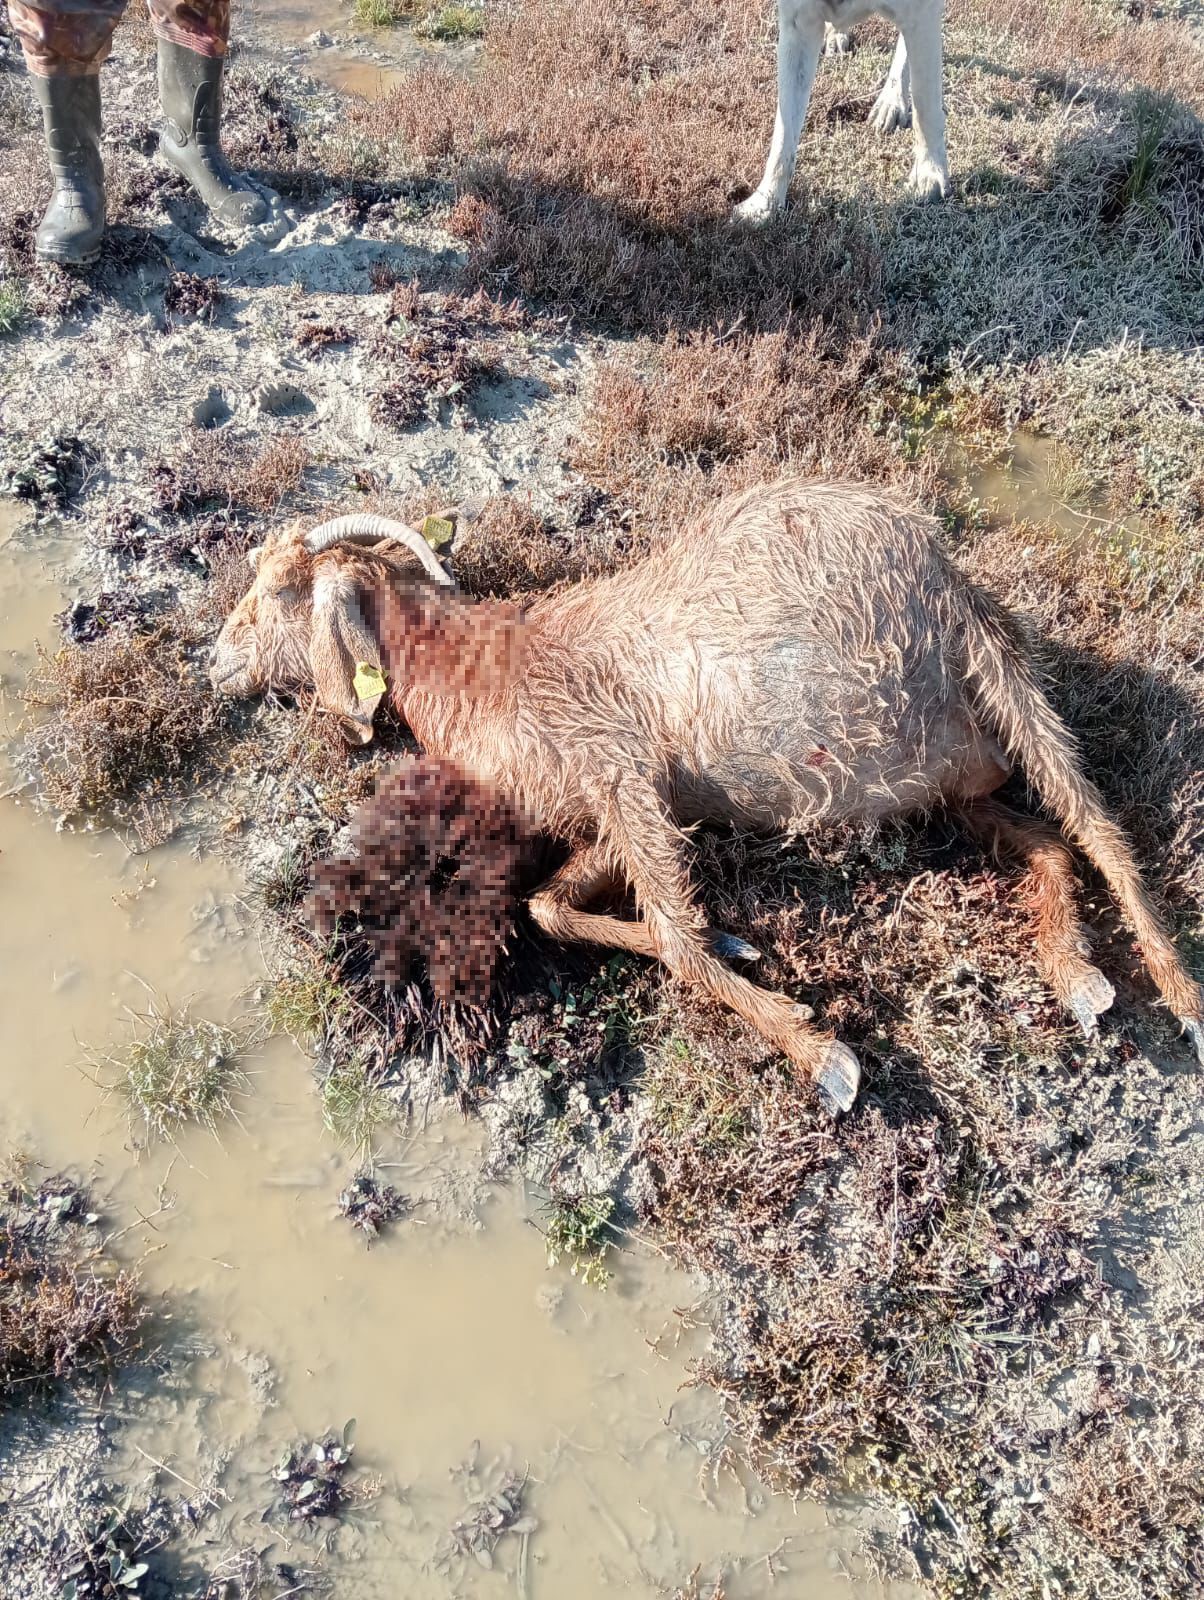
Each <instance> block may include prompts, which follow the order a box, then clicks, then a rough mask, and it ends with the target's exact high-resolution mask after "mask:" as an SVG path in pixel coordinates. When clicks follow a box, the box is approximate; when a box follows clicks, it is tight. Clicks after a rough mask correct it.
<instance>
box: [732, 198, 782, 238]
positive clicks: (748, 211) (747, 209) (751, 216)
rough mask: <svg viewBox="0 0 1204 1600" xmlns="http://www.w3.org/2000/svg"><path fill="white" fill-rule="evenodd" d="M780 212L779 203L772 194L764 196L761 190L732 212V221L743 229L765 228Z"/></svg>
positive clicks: (742, 201)
mask: <svg viewBox="0 0 1204 1600" xmlns="http://www.w3.org/2000/svg"><path fill="white" fill-rule="evenodd" d="M777 211H778V203H777V201H776V200H775V199H774V197H773V195H771V194H763V193H762V191H761V190H760V189H756V190H754V192H753V193H752V194H750V195H749V197H748V199H747V200H741V202H740V204H739V205H738V206H737V207H736V209H735V210H734V211H733V212H732V221H733V222H735V223H738V224H739V225H740V226H741V227H742V228H763V227H764V226H765V224H766V223H767V222H768V221H769V220H770V218H771V217H774V216H775V215H776V214H777Z"/></svg>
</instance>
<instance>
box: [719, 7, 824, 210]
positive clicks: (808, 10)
mask: <svg viewBox="0 0 1204 1600" xmlns="http://www.w3.org/2000/svg"><path fill="white" fill-rule="evenodd" d="M823 39H824V30H823V23H822V21H821V19H820V16H819V12H818V8H817V7H816V6H815V5H814V4H813V3H812V0H778V109H777V115H776V117H775V119H774V125H773V140H772V142H771V144H770V146H769V157H768V160H767V161H766V163H765V175H764V177H763V178H762V179H761V182H760V184H759V185H758V187H757V188H756V189H755V190H754V192H753V193H752V194H750V195H749V197H748V199H747V200H744V201H742V202H741V204H740V205H738V206H737V207H736V209H735V212H734V213H733V215H734V218H735V220H736V221H737V222H744V223H754V224H756V223H761V222H765V221H767V220H768V219H769V218H770V217H771V216H772V215H773V213H774V212H775V211H779V210H781V208H782V206H783V205H784V203H785V200H786V191H787V190H788V189H789V187H790V179H791V176H792V175H793V173H794V163H795V159H796V157H797V154H798V142H799V136H800V134H801V133H802V131H803V122H804V121H805V119H806V116H807V105H808V103H809V102H810V99H811V86H812V84H813V83H814V82H815V69H816V67H817V66H818V65H819V52H820V49H821V48H822V46H823Z"/></svg>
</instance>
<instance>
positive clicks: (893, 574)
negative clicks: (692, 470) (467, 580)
mask: <svg viewBox="0 0 1204 1600" xmlns="http://www.w3.org/2000/svg"><path fill="white" fill-rule="evenodd" d="M964 609H965V588H964V584H963V582H962V580H961V578H960V577H959V575H958V574H957V572H956V571H955V569H953V568H952V567H951V566H950V564H949V563H948V562H947V561H946V559H945V558H944V556H943V555H942V554H941V552H940V550H939V548H938V547H937V545H936V543H935V541H934V529H933V525H932V523H931V522H930V521H929V520H928V519H926V518H924V517H922V516H920V515H919V514H917V513H916V512H915V511H914V510H912V509H910V508H908V507H907V506H906V505H904V504H903V503H902V502H900V501H899V500H897V499H895V498H893V497H891V496H889V495H887V494H884V493H882V492H880V491H877V490H873V489H870V488H867V487H865V486H864V485H857V484H848V483H812V482H806V481H802V480H789V479H788V480H785V481H783V482H781V483H778V484H776V485H773V486H771V487H768V488H758V489H755V490H752V491H749V492H748V493H745V494H742V495H739V496H733V497H729V498H727V499H724V500H721V501H719V502H717V503H716V504H715V506H714V507H712V508H711V509H710V510H709V511H708V512H707V513H706V514H705V515H704V516H703V517H702V518H700V519H699V521H698V522H697V523H695V524H694V525H693V526H692V527H690V528H689V529H686V530H683V531H682V533H681V534H680V535H678V536H676V537H675V538H674V539H673V540H672V541H671V542H669V543H667V544H666V545H665V547H664V548H662V549H660V550H658V551H656V552H655V553H654V554H653V555H651V556H650V557H649V558H648V559H647V560H645V561H644V562H642V563H641V564H640V565H639V566H637V567H635V568H631V569H628V570H627V571H624V572H622V573H619V574H616V575H615V576H614V577H611V578H607V579H602V580H599V581H597V582H594V583H589V584H582V585H579V586H577V587H575V588H573V589H571V590H568V591H565V592H563V593H561V594H559V595H556V596H553V597H549V599H548V600H546V601H544V602H542V603H541V604H539V605H538V606H536V607H535V609H534V611H533V613H532V622H533V625H534V628H535V646H534V648H533V650H532V666H531V669H530V671H529V672H528V674H527V677H526V681H525V682H524V685H523V689H522V699H523V701H524V702H525V708H526V710H527V711H528V713H529V715H530V719H531V720H530V725H531V726H538V727H539V728H540V729H541V730H542V736H543V737H544V738H546V739H547V740H548V741H549V743H550V744H552V745H554V746H555V749H556V752H557V756H558V758H560V764H561V781H562V782H568V783H569V786H570V787H571V788H572V789H574V790H576V789H577V788H578V785H579V782H580V783H584V784H588V782H589V781H590V780H591V779H592V778H593V777H594V776H595V775H598V774H604V773H609V772H612V771H614V770H615V769H616V768H625V767H628V766H629V765H630V764H631V763H632V762H633V761H634V762H637V763H638V764H640V765H647V764H648V763H649V762H653V763H657V764H659V765H660V766H661V767H663V768H664V769H665V770H666V771H667V773H668V774H669V777H670V781H671V783H672V786H673V789H674V792H675V795H676V798H677V804H678V809H679V812H680V814H682V815H683V816H687V817H733V818H737V819H740V820H743V821H749V822H754V823H757V824H763V825H772V826H787V827H799V826H804V825H805V824H806V823H807V822H808V821H809V820H811V819H813V818H815V817H817V816H819V815H828V816H851V815H863V816H864V815H882V814H885V813H887V812H892V811H898V810H911V809H915V808H916V807H919V806H923V805H925V804H928V803H930V802H931V801H933V800H934V799H936V798H937V797H938V796H939V795H940V794H947V793H951V792H954V791H958V790H961V789H964V790H966V791H968V792H969V791H981V790H983V789H985V788H989V787H992V786H993V785H994V784H995V783H997V782H998V781H999V778H1000V777H1001V776H1002V774H1003V773H1004V772H1005V771H1006V768H1007V763H1006V761H1005V760H1004V758H1003V757H1002V755H1001V754H1000V752H999V748H998V746H997V744H995V742H994V740H993V739H991V738H990V736H989V735H988V734H986V733H984V732H983V730H981V729H980V728H979V726H978V725H977V722H976V721H975V718H974V717H973V715H972V713H971V711H970V709H969V707H968V704H967V702H966V700H965V699H964V696H963V692H962V683H963V681H964V669H965V663H964V651H963V646H962V637H961V635H962V628H961V619H962V618H963V616H964ZM573 776H575V778H576V779H577V780H578V781H575V782H570V778H571V777H573Z"/></svg>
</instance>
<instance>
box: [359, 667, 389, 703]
mask: <svg viewBox="0 0 1204 1600" xmlns="http://www.w3.org/2000/svg"><path fill="white" fill-rule="evenodd" d="M351 682H352V685H353V686H354V688H355V697H356V699H357V700H375V699H376V697H377V696H378V695H382V694H384V692H385V675H384V673H383V672H382V671H381V670H380V668H379V667H374V666H372V665H371V663H370V662H367V661H357V662H356V664H355V677H354V678H352V680H351Z"/></svg>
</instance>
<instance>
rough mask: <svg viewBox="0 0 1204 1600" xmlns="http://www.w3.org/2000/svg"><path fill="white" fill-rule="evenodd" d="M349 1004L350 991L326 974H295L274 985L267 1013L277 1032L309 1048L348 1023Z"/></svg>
mask: <svg viewBox="0 0 1204 1600" xmlns="http://www.w3.org/2000/svg"><path fill="white" fill-rule="evenodd" d="M349 1005H350V1002H349V1001H348V998H347V992H346V990H345V989H343V987H342V986H341V985H340V984H338V983H336V982H335V980H334V979H333V978H330V977H327V976H326V975H325V973H322V972H309V973H291V974H290V975H289V976H288V977H284V978H279V979H277V981H276V982H275V983H274V984H273V985H272V987H271V989H270V990H269V991H268V995H267V998H266V1000H265V1001H264V1011H265V1012H266V1014H267V1019H268V1023H269V1025H270V1027H271V1030H272V1032H273V1033H287V1034H288V1035H289V1037H290V1038H291V1039H295V1040H296V1042H297V1043H298V1044H299V1045H301V1046H303V1047H305V1046H308V1045H312V1044H315V1043H320V1042H321V1041H322V1040H323V1039H325V1038H326V1036H327V1034H328V1033H329V1032H330V1030H331V1028H332V1027H336V1026H337V1025H338V1024H339V1023H340V1022H342V1021H345V1020H346V1017H347V1013H348V1009H349Z"/></svg>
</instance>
